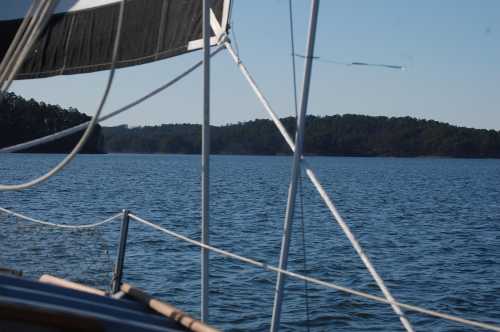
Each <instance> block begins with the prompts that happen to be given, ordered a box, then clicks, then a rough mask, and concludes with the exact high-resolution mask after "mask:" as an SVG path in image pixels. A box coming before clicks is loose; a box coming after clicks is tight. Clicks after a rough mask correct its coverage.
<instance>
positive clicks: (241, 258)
mask: <svg viewBox="0 0 500 332" xmlns="http://www.w3.org/2000/svg"><path fill="white" fill-rule="evenodd" d="M129 216H130V218H131V219H133V220H135V221H138V222H140V223H142V224H144V225H147V226H150V227H152V228H155V229H157V230H159V231H161V232H163V233H165V234H168V235H171V236H173V237H175V238H177V239H179V240H182V241H185V242H188V243H190V244H192V245H195V246H198V247H202V248H205V249H208V250H210V251H213V252H215V253H217V254H219V255H221V256H223V257H228V258H232V259H235V260H238V261H240V262H243V263H247V264H250V265H253V266H256V267H260V268H262V269H263V270H266V271H272V272H276V273H282V274H285V275H287V276H290V277H293V278H296V279H300V280H303V281H308V282H311V283H314V284H317V285H321V286H325V287H327V288H332V289H336V290H338V291H341V292H344V293H348V294H352V295H356V296H359V297H363V298H365V299H368V300H372V301H375V302H380V303H385V304H391V301H389V300H387V299H385V298H383V297H380V296H375V295H371V294H368V293H365V292H361V291H358V290H355V289H352V288H348V287H344V286H340V285H338V284H335V283H332V282H327V281H323V280H320V279H316V278H312V277H308V276H305V275H302V274H300V273H295V272H291V271H288V270H282V269H279V268H277V267H275V266H272V265H269V264H266V263H262V262H259V261H257V260H254V259H252V258H248V257H244V256H240V255H237V254H233V253H231V252H229V251H226V250H223V249H219V248H216V247H214V246H211V245H208V244H204V243H201V242H199V241H196V240H193V239H190V238H188V237H186V236H184V235H181V234H179V233H176V232H174V231H171V230H168V229H166V228H164V227H162V226H159V225H156V224H153V223H152V222H150V221H147V220H145V219H142V218H140V217H138V216H136V215H134V214H132V213H130V214H129ZM394 304H396V305H398V306H399V307H402V308H405V309H408V310H411V311H415V312H418V313H421V314H424V315H429V316H433V317H437V318H442V319H445V320H449V321H453V322H457V323H461V324H464V325H469V326H474V327H479V328H482V329H485V330H490V331H498V332H500V326H496V325H492V324H488V323H483V322H478V321H473V320H469V319H464V318H461V317H457V316H452V315H448V314H445V313H441V312H438V311H434V310H430V309H425V308H422V307H419V306H415V305H411V304H405V303H401V302H397V301H394Z"/></svg>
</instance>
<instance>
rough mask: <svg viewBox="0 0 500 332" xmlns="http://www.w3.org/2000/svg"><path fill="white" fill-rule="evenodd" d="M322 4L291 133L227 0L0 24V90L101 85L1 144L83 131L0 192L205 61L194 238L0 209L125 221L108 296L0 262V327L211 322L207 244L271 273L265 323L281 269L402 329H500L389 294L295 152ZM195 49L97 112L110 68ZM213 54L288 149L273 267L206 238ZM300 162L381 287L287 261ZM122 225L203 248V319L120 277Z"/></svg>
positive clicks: (46, 0) (85, 9) (157, 327)
mask: <svg viewBox="0 0 500 332" xmlns="http://www.w3.org/2000/svg"><path fill="white" fill-rule="evenodd" d="M13 2H15V1H13V0H12V1H11V0H9V1H8V2H7V3H8V5H12V3H13ZM2 5H5V3H3V4H2ZM319 5H320V1H319V0H312V1H311V13H310V21H309V32H308V40H307V52H306V54H304V55H303V56H302V57H303V58H304V61H305V70H304V78H303V84H302V89H303V90H302V94H301V99H300V109H299V112H298V116H297V130H296V133H295V139H293V138H292V135H291V134H290V133H289V132H288V131H287V129H286V128H285V126H284V125H283V124H282V122H281V121H280V119H279V118H278V116H277V115H276V113H275V112H274V110H273V109H272V107H271V105H270V103H269V102H268V100H267V98H266V97H265V94H264V92H263V91H262V89H261V88H260V87H259V86H258V84H257V82H256V81H255V79H254V78H253V77H252V75H251V73H250V72H249V70H248V68H247V67H246V66H245V64H244V63H243V61H242V60H241V58H240V56H239V55H238V53H237V52H236V51H235V50H234V48H233V46H232V44H231V40H230V38H229V36H228V33H229V22H230V15H231V1H230V0H212V1H210V0H203V1H202V0H104V1H93V0H80V1H61V3H59V2H58V1H53V0H39V1H36V0H35V1H33V2H32V4H31V6H29V7H28V8H27V11H26V13H25V15H24V17H23V18H13V19H10V20H4V21H0V27H1V31H2V40H1V41H0V58H1V59H2V62H1V64H0V75H1V76H0V83H1V87H0V89H1V93H2V94H3V93H5V92H6V91H7V90H8V89H9V87H10V84H11V83H12V81H13V80H17V79H36V78H42V77H50V76H55V75H74V74H81V73H89V72H94V71H100V70H109V78H108V83H107V86H106V88H105V91H104V94H103V97H102V99H101V101H100V103H99V106H98V109H97V111H96V113H95V115H94V116H93V117H92V119H91V120H90V121H89V122H87V123H83V124H81V125H79V126H76V127H72V128H68V129H65V130H63V131H61V132H57V133H54V134H51V135H49V136H46V137H41V138H37V139H35V140H32V141H29V142H24V143H21V144H17V145H15V146H10V147H6V148H3V149H1V150H0V152H4V153H8V152H15V151H22V150H25V149H27V148H29V147H33V146H36V145H39V144H44V143H47V142H50V141H53V140H56V139H61V138H62V137H65V136H67V135H70V134H73V133H75V132H81V131H84V133H83V135H82V138H81V140H80V141H79V142H78V144H77V145H76V146H75V148H74V149H73V150H72V151H71V153H70V154H69V155H68V156H67V157H66V158H64V159H63V160H62V161H61V162H60V163H59V164H58V165H56V166H55V167H54V168H53V169H51V170H50V171H49V172H47V173H46V174H42V175H40V176H39V177H37V178H35V179H32V180H29V181H27V182H24V183H16V184H3V183H2V184H0V190H1V191H11V190H25V189H27V188H32V187H35V186H37V185H39V184H40V183H42V182H45V181H48V180H49V179H50V178H51V177H53V176H54V175H55V174H57V173H58V172H60V171H61V170H63V169H64V168H65V167H66V166H67V165H68V164H69V163H71V162H72V160H73V158H74V157H75V155H76V154H77V153H78V152H79V151H80V149H81V147H82V146H83V145H84V144H85V142H86V140H87V139H88V137H89V135H90V134H91V132H92V130H93V128H94V127H95V126H96V124H97V123H98V122H99V121H103V120H106V119H109V118H111V117H113V116H116V115H118V114H120V113H122V112H125V111H127V110H129V109H131V108H133V107H134V106H135V105H137V104H139V103H141V102H143V101H144V100H146V99H148V98H150V97H152V96H153V95H155V94H157V93H158V92H160V91H162V90H164V89H166V88H168V87H170V86H171V85H173V84H175V83H176V82H178V81H179V80H181V79H182V78H183V77H185V76H187V75H189V74H190V73H191V72H193V71H194V70H196V69H197V68H199V67H203V70H204V86H203V94H204V103H203V107H204V118H203V126H202V138H203V142H202V174H201V178H202V181H201V185H202V190H201V192H202V206H201V211H202V213H201V215H202V218H201V219H202V220H201V230H202V232H201V234H202V235H201V239H200V240H196V239H191V238H188V237H186V236H184V235H182V234H179V233H177V232H174V231H172V230H169V229H166V228H164V227H162V226H159V225H157V224H154V223H152V222H150V221H148V220H146V219H144V218H141V217H140V216H138V215H136V214H134V213H133V212H131V211H128V210H124V211H123V212H122V213H120V214H117V215H114V216H112V217H110V218H108V219H106V220H104V221H102V222H97V223H94V224H86V225H64V224H58V223H54V222H45V221H41V220H37V219H35V218H31V217H29V216H26V215H24V214H21V213H18V212H15V211H11V210H9V209H5V208H0V211H1V212H3V213H6V214H10V215H14V216H16V217H17V218H20V219H23V220H26V221H30V222H34V223H38V224H42V225H44V226H47V227H60V228H73V229H74V228H93V227H98V226H100V225H103V224H105V223H108V222H112V221H114V220H116V219H121V222H122V224H121V234H120V244H119V249H118V257H117V260H116V265H115V270H114V274H113V280H112V281H113V287H112V291H111V292H110V293H107V292H104V291H102V290H99V289H95V288H91V287H88V286H86V285H81V284H77V283H74V282H71V281H68V280H62V279H59V278H57V277H54V276H48V275H45V276H42V277H41V278H40V280H39V281H32V280H25V279H23V278H20V277H19V276H16V275H15V274H16V273H15V271H10V272H9V271H7V274H10V275H2V276H0V307H1V308H2V311H1V312H2V313H3V315H1V318H0V319H1V322H0V326H2V327H6V328H7V329H11V330H23V331H38V330H44V331H45V330H47V331H60V330H63V331H74V330H83V331H87V330H88V331H96V330H102V331H129V330H130V331H178V330H193V331H215V330H216V328H214V327H211V326H208V325H207V324H206V323H207V322H208V321H209V308H210V307H209V298H208V294H209V292H208V290H209V286H210V284H209V273H208V271H209V256H208V253H209V252H213V253H214V254H218V255H222V256H224V257H227V258H229V259H235V260H238V261H241V262H244V263H247V264H250V265H253V266H256V267H258V268H261V269H264V270H267V271H272V272H274V273H276V275H277V280H276V287H275V297H274V305H273V310H272V312H273V315H272V321H271V323H270V330H271V331H278V330H279V329H280V316H281V308H282V304H283V292H284V283H285V279H286V278H296V279H299V280H302V281H306V282H309V283H315V284H318V285H321V286H324V287H328V288H333V289H335V290H337V291H340V292H345V293H348V294H351V295H354V296H359V297H362V298H365V299H368V300H372V301H376V302H380V303H384V304H386V305H388V306H389V307H390V308H391V309H392V310H393V312H394V315H395V318H396V319H399V321H400V323H401V326H402V328H403V329H404V330H406V331H414V327H413V325H412V323H411V320H410V319H409V318H408V316H407V314H406V312H409V311H412V312H418V313H420V314H425V315H430V316H434V317H438V318H441V319H447V320H450V321H454V322H457V323H461V324H465V325H469V326H473V327H476V328H482V329H486V330H492V331H500V327H498V326H495V325H493V324H489V323H485V322H479V321H474V320H469V319H465V318H461V317H457V316H452V315H449V314H446V313H441V312H436V311H433V310H429V309H425V308H422V307H419V306H415V305H411V304H407V303H403V302H400V301H398V300H397V299H396V298H395V297H394V296H393V295H392V293H391V292H390V290H389V288H388V287H387V286H386V284H385V282H384V280H383V279H382V278H381V276H380V275H379V274H378V272H377V270H376V269H375V267H374V265H373V264H372V262H371V260H370V259H369V257H368V256H367V255H366V253H365V251H364V249H363V248H362V247H361V245H360V244H359V242H358V240H357V239H356V236H355V235H354V233H353V232H352V231H351V229H350V227H349V225H348V223H347V222H346V221H345V220H344V219H343V217H342V215H341V214H340V213H339V211H338V209H337V207H336V205H335V204H334V202H333V201H332V199H331V198H330V197H329V195H328V193H327V192H326V191H325V189H324V188H323V186H322V184H321V182H320V180H319V178H318V177H317V175H316V173H315V172H314V170H313V168H312V166H311V165H310V164H309V163H308V162H307V160H306V158H305V157H304V155H303V141H304V126H305V117H306V114H307V107H308V97H309V89H310V82H311V72H312V71H311V70H312V66H313V62H314V59H315V56H314V49H315V36H316V27H317V20H318V11H319ZM196 50H203V60H202V61H199V62H198V63H196V64H195V65H193V66H192V67H190V68H188V69H187V70H186V71H185V72H183V73H182V74H180V75H179V76H177V77H175V78H174V79H172V80H171V81H170V82H168V83H167V84H165V85H163V86H161V87H159V88H158V89H156V90H154V91H152V92H151V93H149V94H147V95H145V96H143V97H141V98H139V99H137V100H136V101H134V102H132V103H130V104H128V105H126V106H124V107H122V108H120V109H118V110H116V111H114V112H112V113H110V114H107V115H104V116H101V111H102V109H103V106H104V104H105V103H106V100H107V97H108V94H109V90H110V88H111V86H112V83H113V78H114V72H115V70H116V69H117V68H122V67H128V66H136V65H141V64H144V63H148V62H152V61H158V60H164V59H168V58H170V57H175V56H181V55H182V54H185V53H188V52H193V51H196ZM221 51H226V52H228V53H229V55H230V56H231V58H232V59H233V60H234V63H235V64H236V66H237V67H238V68H239V70H240V71H241V73H242V75H243V77H244V78H245V79H246V80H247V82H248V83H249V85H250V88H251V89H252V91H253V92H254V93H255V94H256V96H257V98H258V99H259V101H260V102H261V104H262V106H263V108H264V109H265V110H266V111H267V112H268V113H269V116H270V118H271V119H272V121H273V122H274V123H275V125H276V127H277V129H278V130H279V132H280V133H281V134H282V136H283V138H284V140H285V141H286V143H287V144H288V145H289V146H290V149H291V150H292V151H293V160H292V165H291V169H292V171H291V178H290V184H289V191H288V196H287V206H286V214H285V220H284V226H283V236H282V242H281V250H280V258H279V265H278V266H271V265H268V264H266V263H264V262H261V261H258V260H255V259H252V258H249V257H243V256H241V255H238V254H235V253H232V252H230V251H227V250H224V249H221V248H217V247H214V246H212V245H210V243H209V236H208V235H209V179H210V177H209V174H210V172H209V170H210V168H209V154H210V146H209V142H210V121H209V120H210V58H211V57H212V56H213V55H215V54H216V53H218V52H221ZM301 169H303V170H304V171H305V174H306V175H307V177H308V178H309V179H310V180H311V183H312V184H313V186H314V187H315V188H316V189H317V191H318V193H319V195H320V197H321V199H322V200H323V201H324V203H325V205H326V207H327V208H328V210H329V211H330V213H331V214H332V217H333V219H334V220H335V221H336V223H337V224H338V225H339V227H340V228H341V230H342V231H343V233H344V234H345V235H346V237H347V239H348V240H349V242H350V243H351V245H352V246H353V248H354V251H355V252H356V253H357V255H358V256H359V258H360V259H361V261H362V263H363V264H364V266H365V267H366V268H367V270H368V272H369V273H370V275H371V276H372V278H373V280H374V282H375V283H376V285H377V286H378V288H379V289H380V290H381V292H382V294H383V296H375V295H372V294H368V293H365V292H361V291H357V290H354V289H351V288H348V287H343V286H341V285H338V284H335V283H332V282H326V281H323V280H319V279H316V278H312V277H309V276H306V275H302V274H299V273H295V272H291V271H288V270H287V263H288V253H289V247H290V238H291V232H292V227H291V224H292V220H293V216H294V211H295V201H296V195H297V192H298V184H299V175H300V172H301ZM130 222H137V223H141V224H143V225H146V226H148V227H151V228H153V229H155V230H157V231H159V232H162V233H163V234H166V235H168V236H172V237H174V238H176V239H178V240H181V241H185V242H188V243H190V244H191V245H195V246H198V247H200V249H201V259H200V261H201V262H200V264H201V277H200V283H201V301H200V302H201V310H200V312H201V317H200V318H199V320H198V319H195V318H193V317H191V316H189V315H188V314H186V313H184V312H182V311H180V310H179V309H177V308H175V307H173V306H171V305H169V304H168V303H165V302H162V301H160V300H158V299H155V298H153V297H152V296H150V295H148V294H146V293H145V292H143V291H142V290H140V289H138V288H136V287H134V286H131V285H130V284H127V283H126V282H124V281H123V280H122V270H123V264H124V259H125V253H126V243H127V235H128V227H129V223H130Z"/></svg>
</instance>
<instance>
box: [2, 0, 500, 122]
mask: <svg viewBox="0 0 500 332" xmlns="http://www.w3.org/2000/svg"><path fill="white" fill-rule="evenodd" d="M292 2H293V9H294V14H295V15H294V24H295V30H296V35H295V43H296V52H297V53H301V54H304V53H305V51H304V49H305V45H306V32H307V24H308V18H309V12H310V1H309V0H293V1H292ZM231 20H232V21H233V29H234V31H233V32H234V35H233V44H234V39H235V38H234V36H235V37H236V40H237V43H238V46H239V51H240V55H241V58H242V60H243V62H244V63H245V64H246V65H247V67H248V69H249V70H250V72H251V73H252V75H253V76H254V77H255V79H256V81H257V82H258V84H259V86H260V87H261V88H262V89H263V91H264V93H265V95H266V96H267V98H268V99H269V101H270V103H271V105H272V107H273V108H274V109H275V111H276V113H278V115H279V116H283V117H284V116H290V115H293V114H294V110H293V97H292V96H293V94H292V72H291V50H290V35H289V22H288V0H234V8H233V15H232V19H231ZM315 55H316V56H319V57H320V58H322V59H329V60H336V61H341V62H353V61H359V62H369V63H385V64H392V65H402V66H404V67H405V70H402V71H401V70H391V69H386V68H380V67H361V66H343V65H336V64H331V63H323V62H315V63H314V66H313V75H312V86H311V94H310V99H309V108H308V114H314V115H334V114H347V113H351V114H352V113H355V114H367V115H384V116H411V117H416V118H422V119H434V120H438V121H444V122H448V123H451V124H454V125H459V126H466V127H473V128H486V129H495V130H500V112H499V106H500V90H499V87H500V1H497V0H454V1H451V0H440V1H435V0H418V1H416V0H413V1H409V0H380V1H371V0H322V1H321V5H320V16H319V21H318V35H317V43H316V51H315ZM201 57H202V52H200V51H197V52H193V53H190V54H186V55H182V56H179V57H176V58H173V59H167V60H162V61H158V62H155V63H151V64H146V65H141V66H135V67H131V68H125V69H120V70H118V71H117V75H116V77H115V82H114V85H113V88H112V92H111V95H110V98H109V100H108V102H107V104H106V107H105V109H104V113H107V112H111V111H113V110H115V109H116V108H119V107H120V106H122V105H125V104H127V103H128V102H130V101H132V100H134V99H136V98H138V97H141V96H142V95H144V94H145V93H147V92H149V91H151V90H153V89H155V88H156V87H158V86H159V85H161V84H162V83H164V82H167V81H169V80H170V79H171V78H173V77H174V76H176V75H177V74H179V73H181V72H182V71H184V70H185V69H186V68H187V67H188V66H190V65H191V64H194V63H195V62H197V61H198V60H199V59H201ZM297 69H298V71H297V73H298V80H299V86H300V85H301V84H300V82H301V80H302V76H303V60H301V59H297ZM107 76H108V73H107V72H99V73H92V74H82V75H73V76H59V77H53V78H45V79H36V80H23V81H16V82H15V83H14V84H13V86H12V88H11V90H12V91H14V92H15V93H18V94H20V95H22V96H24V97H26V98H34V99H36V100H40V101H45V102H47V103H51V104H59V105H61V106H64V107H70V106H71V107H75V108H77V109H78V110H79V111H81V112H85V113H87V114H93V113H94V112H95V110H96V108H97V106H98V103H99V99H100V97H101V95H102V93H103V91H102V90H103V88H104V86H105V84H106V80H107ZM211 86H212V96H211V98H212V99H211V123H212V124H214V125H221V124H227V123H236V122H239V121H248V120H253V119H256V118H267V114H266V113H265V111H264V109H263V108H262V106H261V105H260V104H259V102H258V100H257V98H256V97H255V95H254V94H253V92H252V91H251V90H250V88H249V86H248V84H247V82H246V81H245V80H244V78H243V77H242V75H241V74H240V72H239V70H238V69H237V67H236V66H235V64H234V63H233V62H232V60H231V58H230V57H229V55H228V54H227V52H224V51H223V52H221V53H219V54H218V55H217V56H215V57H214V58H213V61H212V79H211ZM202 99H203V87H202V72H201V70H198V71H197V72H195V73H193V74H192V75H191V76H189V77H187V78H185V79H183V80H182V81H181V82H179V83H178V84H177V85H175V86H173V87H172V88H170V89H168V90H166V91H164V92H162V93H161V94H159V95H158V96H156V97H154V98H152V99H150V100H148V101H147V102H145V103H143V104H141V105H140V106H138V107H136V108H134V109H132V110H130V111H128V112H127V113H124V114H122V115H120V116H118V117H115V118H113V119H111V120H109V121H106V122H104V123H103V124H104V125H107V126H111V125H120V124H128V125H129V126H139V125H157V124H162V123H201V121H202V113H203V107H202Z"/></svg>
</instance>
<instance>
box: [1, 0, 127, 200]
mask: <svg viewBox="0 0 500 332" xmlns="http://www.w3.org/2000/svg"><path fill="white" fill-rule="evenodd" d="M124 7H125V2H124V0H122V1H121V2H120V13H119V16H118V25H117V28H116V35H115V43H114V46H113V53H112V62H111V69H110V73H109V77H108V82H107V84H106V89H105V91H104V94H103V96H102V98H101V101H100V103H99V107H98V108H97V112H96V113H95V114H94V116H93V117H92V119H91V120H90V123H89V125H88V127H87V129H86V130H85V132H84V133H83V135H82V137H81V138H80V141H79V142H78V144H77V145H76V146H75V147H74V148H73V151H71V153H70V154H69V155H67V156H66V158H64V159H63V160H62V161H61V162H60V163H59V164H58V165H56V166H55V167H54V168H53V169H51V170H50V171H49V172H47V173H46V174H44V175H42V176H40V177H38V178H35V179H33V180H31V181H28V182H25V183H21V184H14V185H0V191H9V190H23V189H28V188H31V187H33V186H35V185H37V184H39V183H41V182H44V181H47V180H48V179H50V178H51V177H52V176H54V175H56V174H57V173H59V172H60V171H61V170H62V169H63V168H64V167H65V166H66V165H67V164H69V163H70V162H71V161H72V160H73V159H74V158H75V157H76V155H77V154H78V152H80V150H81V149H82V147H83V146H84V145H85V143H87V140H88V139H89V137H90V135H91V134H92V131H93V129H94V127H95V125H96V124H97V119H99V116H100V115H101V111H102V109H103V108H104V104H105V103H106V101H107V99H108V95H109V91H110V90H111V85H112V84H113V79H114V76H115V67H116V60H117V59H118V50H119V46H120V40H121V31H122V23H123V13H124Z"/></svg>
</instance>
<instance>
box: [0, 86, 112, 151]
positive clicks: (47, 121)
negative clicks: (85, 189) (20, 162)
mask: <svg viewBox="0 0 500 332" xmlns="http://www.w3.org/2000/svg"><path fill="white" fill-rule="evenodd" d="M89 120H90V117H89V116H87V115H85V114H83V113H80V112H78V110H77V109H75V108H69V109H63V108H62V107H61V106H59V105H50V104H46V103H44V102H37V101H35V100H34V99H33V98H31V99H29V100H26V99H24V98H22V97H20V96H17V95H16V94H14V93H12V92H10V93H7V94H5V95H4V98H3V99H2V101H1V102H0V148H2V147H7V146H11V145H15V144H19V143H23V142H27V141H30V140H32V139H35V138H39V137H43V136H46V135H49V134H52V133H55V132H58V131H61V130H63V129H67V128H70V127H73V126H76V125H78V124H81V123H83V122H86V121H89ZM82 134H83V131H82V132H79V133H75V134H73V135H70V136H67V137H65V138H63V139H60V140H57V141H54V142H51V143H47V144H44V145H40V146H37V147H33V148H30V149H28V150H25V151H21V152H49V153H67V152H69V151H71V149H72V148H73V147H74V146H75V145H76V143H77V142H78V140H79V139H80V137H81V135H82ZM102 143H103V142H102V138H101V127H100V126H99V125H98V126H96V128H95V129H94V131H93V133H92V135H91V137H90V138H89V140H88V141H87V144H85V146H84V147H83V149H82V151H81V152H82V153H102V152H103V150H102Z"/></svg>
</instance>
